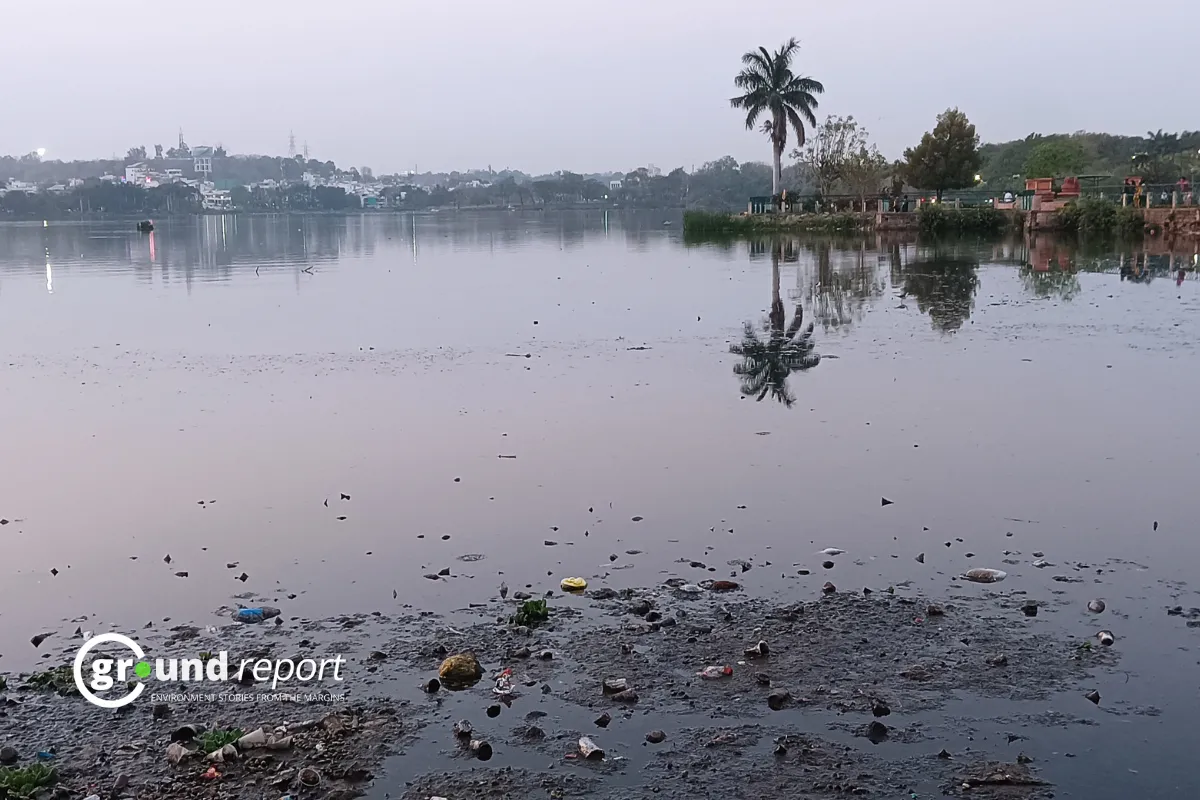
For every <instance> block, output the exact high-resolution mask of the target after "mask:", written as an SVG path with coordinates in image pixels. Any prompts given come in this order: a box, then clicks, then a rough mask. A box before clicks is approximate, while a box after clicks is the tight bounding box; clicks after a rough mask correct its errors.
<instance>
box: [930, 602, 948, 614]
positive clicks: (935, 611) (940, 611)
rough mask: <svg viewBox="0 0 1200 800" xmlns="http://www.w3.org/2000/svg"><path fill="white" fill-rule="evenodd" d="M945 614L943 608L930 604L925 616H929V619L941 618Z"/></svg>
mask: <svg viewBox="0 0 1200 800" xmlns="http://www.w3.org/2000/svg"><path fill="white" fill-rule="evenodd" d="M945 614H946V611H945V609H943V608H942V607H941V606H939V605H935V604H933V603H930V604H929V605H928V606H927V607H926V608H925V616H927V617H941V616H944V615H945Z"/></svg>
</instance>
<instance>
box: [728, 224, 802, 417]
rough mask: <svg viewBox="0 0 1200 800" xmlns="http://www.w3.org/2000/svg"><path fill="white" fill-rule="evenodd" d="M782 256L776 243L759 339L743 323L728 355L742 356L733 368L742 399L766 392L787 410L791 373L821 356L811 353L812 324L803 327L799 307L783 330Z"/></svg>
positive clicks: (792, 399)
mask: <svg viewBox="0 0 1200 800" xmlns="http://www.w3.org/2000/svg"><path fill="white" fill-rule="evenodd" d="M782 255H783V248H782V245H781V244H779V243H776V244H775V245H774V246H773V247H772V249H771V313H770V314H769V315H768V317H767V324H766V325H765V326H764V329H763V338H759V336H758V334H757V333H756V332H755V330H754V325H753V323H750V322H747V323H746V326H745V330H744V331H743V334H742V341H741V342H738V343H736V344H732V345H730V346H729V352H731V353H733V354H734V355H736V356H741V357H742V360H741V362H740V363H738V364H735V365H734V367H733V374H734V375H737V376H738V377H739V378H741V381H742V395H743V396H745V397H753V398H754V399H755V400H762V399H763V398H764V397H766V396H767V393H768V392H769V393H770V394H771V396H772V397H774V398H775V399H776V400H778V401H779V402H781V403H783V404H784V405H785V406H788V407H789V408H790V407H791V405H792V404H793V403H794V402H796V398H795V397H794V396H793V395H792V393H791V391H790V390H789V389H788V385H787V381H788V377H789V376H790V375H791V374H792V373H793V372H797V371H800V370H806V369H810V368H812V367H815V366H816V365H817V364H818V363H819V362H820V360H821V356H820V355H818V354H817V353H814V352H813V347H814V343H813V340H812V334H813V324H812V323H811V322H810V323H808V327H807V328H804V312H803V311H802V310H801V309H800V306H799V305H797V306H796V313H795V314H794V315H793V318H792V324H791V325H788V326H787V327H786V328H785V327H784V323H785V322H786V321H787V312H786V311H784V308H783V298H782V296H781V295H780V293H779V261H780V259H781V257H782ZM801 328H804V329H803V331H802V330H801Z"/></svg>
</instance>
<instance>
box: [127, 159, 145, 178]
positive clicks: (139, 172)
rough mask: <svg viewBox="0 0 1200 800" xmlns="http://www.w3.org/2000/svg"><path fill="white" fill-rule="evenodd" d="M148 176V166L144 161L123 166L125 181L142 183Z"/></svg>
mask: <svg viewBox="0 0 1200 800" xmlns="http://www.w3.org/2000/svg"><path fill="white" fill-rule="evenodd" d="M149 178H150V166H149V165H148V164H147V163H146V162H145V161H139V162H137V163H136V164H130V165H129V166H127V167H125V182H126V183H137V184H143V183H145V182H146V181H147V180H149Z"/></svg>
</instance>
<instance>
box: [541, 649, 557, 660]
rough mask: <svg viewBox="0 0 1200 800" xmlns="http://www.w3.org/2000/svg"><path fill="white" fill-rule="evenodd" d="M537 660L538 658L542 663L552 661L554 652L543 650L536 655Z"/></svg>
mask: <svg viewBox="0 0 1200 800" xmlns="http://www.w3.org/2000/svg"><path fill="white" fill-rule="evenodd" d="M538 658H540V659H541V660H542V661H553V660H554V651H552V650H543V651H542V652H540V653H538Z"/></svg>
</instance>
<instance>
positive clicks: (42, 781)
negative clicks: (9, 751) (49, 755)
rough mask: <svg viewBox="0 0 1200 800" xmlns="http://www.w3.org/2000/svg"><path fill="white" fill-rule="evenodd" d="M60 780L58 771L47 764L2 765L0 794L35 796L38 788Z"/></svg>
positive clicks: (6, 795) (20, 796)
mask: <svg viewBox="0 0 1200 800" xmlns="http://www.w3.org/2000/svg"><path fill="white" fill-rule="evenodd" d="M57 780H58V771H57V770H55V769H54V767H48V766H46V765H45V764H30V765H29V766H27V767H0V796H4V797H14V798H15V797H19V798H22V800H24V798H30V797H33V796H34V795H35V794H36V793H37V791H38V789H42V788H44V787H46V786H50V785H51V784H53V783H54V782H55V781H57Z"/></svg>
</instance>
